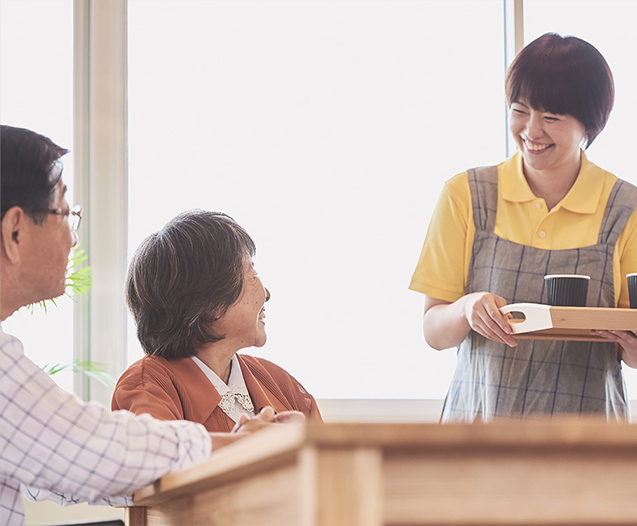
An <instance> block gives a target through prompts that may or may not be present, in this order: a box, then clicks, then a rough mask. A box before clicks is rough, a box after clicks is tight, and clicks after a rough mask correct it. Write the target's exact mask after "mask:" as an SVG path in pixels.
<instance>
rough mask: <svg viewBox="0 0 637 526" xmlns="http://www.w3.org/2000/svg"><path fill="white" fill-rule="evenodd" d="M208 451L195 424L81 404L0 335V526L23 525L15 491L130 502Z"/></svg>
mask: <svg viewBox="0 0 637 526" xmlns="http://www.w3.org/2000/svg"><path fill="white" fill-rule="evenodd" d="M210 451H211V440H210V435H209V434H208V432H207V431H206V430H205V428H204V427H203V426H202V425H199V424H195V423H193V422H187V421H171V422H162V421H159V420H155V419H153V418H151V417H150V416H149V415H141V416H135V415H134V414H132V413H129V412H128V411H116V412H111V411H109V410H108V409H106V408H104V407H102V406H100V405H98V404H96V403H85V402H82V401H81V400H79V399H78V398H77V397H75V396H73V395H71V394H69V393H67V392H65V391H64V390H63V389H60V388H59V387H58V386H57V385H56V384H55V382H54V381H53V380H52V379H51V378H50V377H49V376H48V375H47V374H46V373H44V372H43V371H42V370H41V369H40V368H39V367H38V366H37V365H35V364H34V363H33V362H32V361H31V360H29V359H28V358H27V357H25V356H24V353H23V348H22V344H21V343H20V341H19V340H17V339H16V338H14V337H12V336H8V335H7V334H5V333H4V332H2V330H1V328H0V524H3V525H6V526H12V525H21V524H24V509H23V501H22V495H21V493H20V486H21V484H24V485H28V486H30V488H31V490H30V491H35V492H37V491H38V489H41V490H43V493H48V492H50V493H52V494H53V495H56V496H58V497H59V500H60V501H66V502H67V503H68V502H69V500H70V501H72V502H79V501H87V502H105V501H106V502H108V499H109V498H110V497H119V499H118V504H121V503H130V499H122V498H121V497H122V496H126V495H130V494H131V493H132V491H133V490H135V489H137V488H140V487H143V486H145V485H147V484H149V483H151V482H152V481H154V480H156V479H158V478H159V477H161V476H162V475H164V474H166V473H168V472H171V471H176V470H180V469H184V468H186V467H188V466H191V465H194V464H197V463H200V462H202V461H203V460H205V459H206V458H208V456H209V455H210ZM65 495H67V496H70V495H72V497H65Z"/></svg>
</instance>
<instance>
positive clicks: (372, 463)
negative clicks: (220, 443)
mask: <svg viewBox="0 0 637 526" xmlns="http://www.w3.org/2000/svg"><path fill="white" fill-rule="evenodd" d="M134 502H135V504H136V506H139V507H134V508H129V509H128V510H127V511H128V514H127V518H128V523H129V525H130V526H140V525H146V524H148V525H163V524H170V525H178V526H188V525H200V524H206V525H219V526H248V525H250V526H253V525H254V526H257V525H258V526H380V525H403V526H406V525H410V526H415V525H452V524H453V525H507V526H508V525H540V524H541V525H549V524H550V525H554V526H557V525H560V526H562V525H575V524H578V525H590V526H592V525H595V526H601V525H619V524H622V525H628V524H630V525H635V524H637V426H633V425H628V424H608V423H606V422H605V420H604V421H602V420H598V419H592V420H588V419H577V420H571V419H566V420H557V419H553V420H551V421H524V422H496V423H493V424H487V425H484V424H483V425H481V424H467V425H460V424H457V425H456V424H453V425H437V424H323V425H318V424H317V425H309V426H304V425H302V426H298V425H294V426H293V425H278V426H276V428H270V429H268V430H265V431H261V432H259V433H256V434H254V435H252V436H250V437H248V438H246V439H244V440H242V441H240V442H238V443H235V444H233V445H231V446H228V447H226V448H224V449H221V450H219V451H218V452H216V453H214V454H213V455H212V456H211V458H210V460H209V461H207V462H205V463H204V464H201V465H199V466H195V467H193V468H191V469H188V470H184V471H181V472H178V473H173V474H170V475H167V476H165V477H163V478H162V479H160V480H159V481H157V482H156V483H155V484H154V485H152V486H148V487H146V488H144V489H142V490H140V491H138V492H137V493H135V500H134Z"/></svg>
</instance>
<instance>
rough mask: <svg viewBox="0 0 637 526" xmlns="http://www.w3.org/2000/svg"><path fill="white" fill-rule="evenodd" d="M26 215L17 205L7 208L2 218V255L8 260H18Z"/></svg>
mask: <svg viewBox="0 0 637 526" xmlns="http://www.w3.org/2000/svg"><path fill="white" fill-rule="evenodd" d="M26 221H27V215H26V213H25V212H24V210H22V208H20V207H19V206H14V207H12V208H9V210H7V211H6V213H5V214H4V217H3V218H2V227H1V230H0V232H1V234H2V239H1V244H2V255H3V256H4V257H5V258H7V260H8V261H9V262H13V263H18V262H19V261H20V248H21V243H22V239H23V237H24V233H25V231H24V229H25V226H26Z"/></svg>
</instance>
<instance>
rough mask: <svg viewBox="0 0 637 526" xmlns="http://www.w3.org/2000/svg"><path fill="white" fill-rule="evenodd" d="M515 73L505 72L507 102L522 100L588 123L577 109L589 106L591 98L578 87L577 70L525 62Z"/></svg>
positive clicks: (590, 124) (587, 126) (538, 109)
mask: <svg viewBox="0 0 637 526" xmlns="http://www.w3.org/2000/svg"><path fill="white" fill-rule="evenodd" d="M516 73H517V74H512V75H510V76H509V86H508V88H509V89H507V94H508V98H509V101H508V102H509V105H511V104H512V103H513V102H522V103H526V104H527V105H529V106H531V107H532V108H533V109H535V110H537V111H546V112H549V113H555V114H557V115H572V116H574V117H576V118H577V119H578V120H580V121H581V122H582V124H584V126H585V127H586V128H587V129H588V128H591V127H592V123H590V122H589V123H587V122H584V120H583V119H585V117H584V116H583V115H582V112H581V111H580V109H581V108H582V107H589V106H590V102H591V101H589V100H587V98H588V97H587V96H586V93H584V92H583V91H582V89H581V88H580V86H581V82H580V80H579V78H578V75H577V71H565V70H564V69H555V68H552V67H548V68H547V67H542V66H539V67H531V65H527V67H525V68H520V69H519V70H518V71H517V72H516Z"/></svg>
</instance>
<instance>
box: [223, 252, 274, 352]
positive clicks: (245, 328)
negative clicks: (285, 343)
mask: <svg viewBox="0 0 637 526" xmlns="http://www.w3.org/2000/svg"><path fill="white" fill-rule="evenodd" d="M269 299H270V292H269V291H268V289H266V288H265V287H264V286H263V283H262V282H261V279H260V278H259V276H258V274H257V271H256V270H255V268H254V266H253V264H252V261H251V260H250V259H248V258H246V260H245V261H244V263H243V290H242V291H241V295H240V296H239V299H238V300H237V301H236V302H235V303H233V304H232V305H231V306H230V307H229V308H228V310H227V311H226V313H225V314H224V315H223V316H221V318H219V319H218V320H216V321H215V322H214V324H213V330H214V332H215V333H216V334H219V335H224V336H225V338H224V340H225V341H226V343H232V344H233V345H234V346H235V347H236V348H237V349H244V348H246V347H262V346H263V345H265V342H266V340H267V335H266V332H265V303H266V301H268V300H269Z"/></svg>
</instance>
